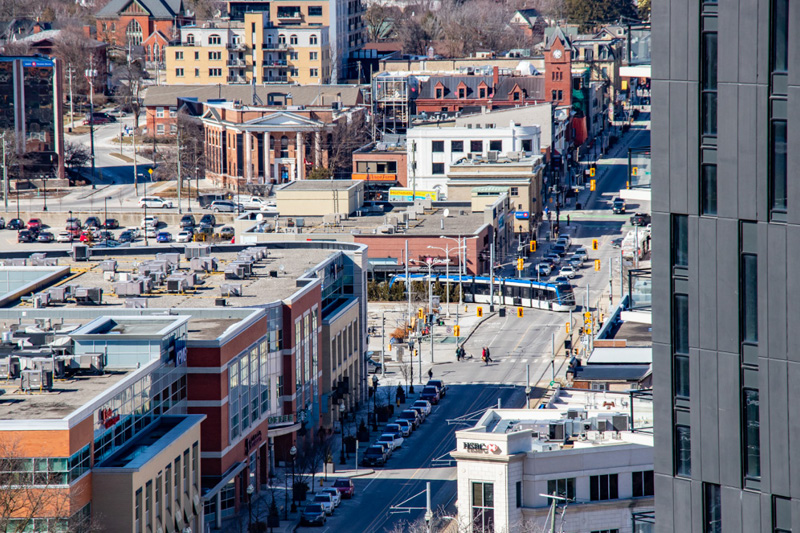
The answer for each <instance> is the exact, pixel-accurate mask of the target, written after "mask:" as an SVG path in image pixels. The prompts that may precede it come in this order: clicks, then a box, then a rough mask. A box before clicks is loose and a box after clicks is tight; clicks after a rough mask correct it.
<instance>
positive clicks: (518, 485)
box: [515, 481, 522, 509]
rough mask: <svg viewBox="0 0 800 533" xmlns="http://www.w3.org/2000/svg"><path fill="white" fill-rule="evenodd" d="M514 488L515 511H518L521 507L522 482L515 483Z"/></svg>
mask: <svg viewBox="0 0 800 533" xmlns="http://www.w3.org/2000/svg"><path fill="white" fill-rule="evenodd" d="M515 487H516V496H517V509H519V508H520V507H522V481H517V483H516V485H515Z"/></svg>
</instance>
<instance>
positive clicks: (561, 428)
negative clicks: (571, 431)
mask: <svg viewBox="0 0 800 533" xmlns="http://www.w3.org/2000/svg"><path fill="white" fill-rule="evenodd" d="M565 429H566V428H565V425H564V423H563V422H556V423H554V424H550V439H551V440H556V441H564V440H566V439H567V434H566V431H565Z"/></svg>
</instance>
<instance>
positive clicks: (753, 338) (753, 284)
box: [741, 254, 758, 344]
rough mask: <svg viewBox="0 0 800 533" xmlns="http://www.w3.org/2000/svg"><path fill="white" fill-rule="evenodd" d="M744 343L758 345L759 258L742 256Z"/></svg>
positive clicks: (752, 255) (750, 255)
mask: <svg viewBox="0 0 800 533" xmlns="http://www.w3.org/2000/svg"><path fill="white" fill-rule="evenodd" d="M741 309H742V342H744V343H752V344H755V343H758V256H757V255H755V254H742V305H741Z"/></svg>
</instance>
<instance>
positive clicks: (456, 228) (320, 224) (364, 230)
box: [252, 182, 485, 239]
mask: <svg viewBox="0 0 800 533" xmlns="http://www.w3.org/2000/svg"><path fill="white" fill-rule="evenodd" d="M295 183H301V182H295ZM446 209H448V211H449V215H450V216H447V217H445V216H444V210H445V208H443V207H434V208H431V209H426V210H425V213H424V214H421V215H417V219H416V220H409V221H408V229H406V227H405V224H399V226H400V227H399V228H398V227H395V232H394V234H393V235H419V236H426V235H443V234H461V235H470V234H473V233H477V232H478V230H479V229H480V228H481V227H483V226H484V224H485V222H484V214H483V212H477V213H473V212H472V207H471V206H470V205H465V204H454V205H453V206H451V207H447V208H446ZM462 211H463V212H464V214H461V212H462ZM401 212H402V209H399V208H395V209H393V210H392V211H388V212H386V213H384V214H382V215H365V216H360V217H358V216H357V217H350V218H348V219H346V220H340V221H339V223H336V224H333V223H331V222H326V220H325V217H289V218H293V219H296V218H302V219H303V224H304V226H303V228H301V229H302V234H308V236H309V237H308V238H309V239H313V238H314V235H320V236H322V235H329V234H350V235H363V236H369V235H373V234H375V235H376V236H391V235H392V234H383V233H381V231H380V229H381V227H382V226H386V225H387V224H389V219H390V218H392V217H393V216H395V217H397V216H400V215H399V213H401ZM276 219H277V221H278V226H279V228H280V230H283V229H284V228H285V227H286V224H287V220H288V218H287V217H276ZM276 219H268V220H265V221H264V222H266V223H268V224H269V226H266V225H264V226H262V228H263V229H261V230H259V229H258V227H259V225H258V224H257V223H254V224H253V226H252V227H253V230H252V231H253V232H255V233H274V232H275V220H276Z"/></svg>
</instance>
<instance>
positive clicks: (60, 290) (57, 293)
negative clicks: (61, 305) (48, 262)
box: [47, 285, 72, 302]
mask: <svg viewBox="0 0 800 533" xmlns="http://www.w3.org/2000/svg"><path fill="white" fill-rule="evenodd" d="M47 292H48V293H49V294H50V301H51V302H66V301H67V300H69V299H70V297H71V296H72V287H71V286H70V285H62V286H60V287H50V288H49V289H47Z"/></svg>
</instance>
